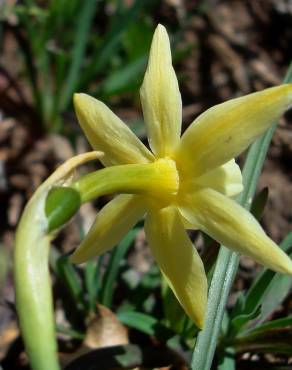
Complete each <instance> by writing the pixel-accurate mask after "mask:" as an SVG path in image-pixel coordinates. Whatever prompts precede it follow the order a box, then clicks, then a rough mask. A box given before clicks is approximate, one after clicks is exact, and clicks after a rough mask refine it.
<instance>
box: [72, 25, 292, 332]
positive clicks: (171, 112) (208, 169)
mask: <svg viewBox="0 0 292 370" xmlns="http://www.w3.org/2000/svg"><path fill="white" fill-rule="evenodd" d="M140 94H141V102H142V108H143V113H144V118H145V122H146V125H147V133H148V140H149V145H150V148H151V151H150V150H148V149H147V148H146V146H144V144H143V143H142V142H141V141H140V140H139V139H138V138H137V137H136V136H135V135H134V133H133V132H132V131H131V130H130V129H129V128H128V126H126V125H125V124H124V123H123V122H122V121H121V120H120V119H119V118H118V117H117V116H116V115H115V114H114V113H113V112H111V111H110V110H109V108H107V107H106V106H105V105H104V104H103V103H102V102H100V101H98V100H96V99H94V98H92V97H90V96H88V95H85V94H76V95H75V96H74V103H75V108H76V112H77V116H78V119H79V122H80V125H81V127H82V128H83V130H84V132H85V134H86V136H87V138H88V140H89V142H90V143H91V145H92V147H93V148H94V149H96V150H101V151H103V152H104V153H105V155H104V157H103V158H102V159H101V161H102V162H103V164H104V165H105V166H106V167H110V166H116V167H115V168H114V169H116V170H117V172H116V174H117V175H116V176H119V173H120V172H119V169H120V168H121V169H122V168H129V169H134V170H135V171H138V170H139V171H138V172H135V173H137V175H135V176H130V172H129V176H130V177H129V178H128V179H127V178H126V179H124V180H123V181H124V182H123V184H124V185H123V186H124V187H123V186H118V187H117V189H115V187H114V186H113V188H112V190H113V192H114V191H119V192H121V193H125V194H120V195H117V196H116V197H115V198H114V199H113V200H112V201H111V202H109V203H108V204H107V205H106V206H105V207H104V208H103V209H102V210H101V211H100V212H99V214H98V216H97V219H96V221H95V223H94V224H93V226H92V228H91V230H90V231H89V233H88V235H87V236H86V238H85V239H84V241H83V242H82V244H81V246H80V247H79V248H78V249H77V250H76V251H75V253H74V254H73V256H72V261H73V262H76V263H81V262H84V261H85V260H87V259H88V258H90V257H93V256H95V255H98V254H101V253H104V252H105V251H107V250H109V249H110V248H111V247H113V246H114V245H115V244H116V243H117V242H118V241H119V240H120V239H121V238H122V237H123V236H124V235H125V234H126V233H127V232H128V231H129V229H131V228H132V227H133V225H134V224H135V223H136V222H137V221H138V220H139V219H140V218H142V217H143V215H145V214H146V220H145V232H146V237H147V240H148V243H149V245H150V247H151V249H152V252H153V254H154V256H155V259H156V261H157V263H158V265H159V267H160V269H161V271H162V273H163V275H164V276H165V277H166V279H167V281H168V283H169V285H170V287H171V289H172V290H173V292H174V294H175V295H176V297H177V299H178V300H179V302H180V304H181V305H182V307H183V308H184V310H185V311H186V313H187V314H188V315H189V316H190V317H191V318H192V319H193V321H194V322H195V323H196V324H197V326H198V327H200V328H201V327H202V326H203V323H204V314H205V308H206V301H207V279H206V275H205V271H204V266H203V263H202V261H201V258H200V256H199V254H198V252H197V251H196V249H195V247H194V246H193V244H192V242H191V241H190V239H189V237H188V234H187V232H186V230H185V229H199V230H202V231H203V232H205V233H206V234H208V235H210V236H211V237H212V238H214V239H215V240H217V241H218V242H220V243H222V244H224V245H225V246H226V247H228V248H230V249H232V250H234V251H237V252H240V253H243V254H245V255H247V256H250V257H251V258H253V259H254V260H255V261H257V262H258V263H261V264H263V265H265V266H267V267H268V268H271V269H273V270H275V271H279V272H283V273H290V274H291V273H292V263H291V260H290V258H289V257H288V256H287V255H286V254H285V253H284V252H282V250H281V249H280V248H279V247H278V246H277V245H276V244H275V243H274V242H273V241H272V240H271V239H270V238H269V237H268V236H267V235H266V234H265V232H264V231H263V229H262V228H261V226H260V225H259V223H258V222H257V221H256V219H255V218H254V217H253V216H252V215H251V214H250V213H249V212H247V211H246V210H245V209H244V208H242V207H241V206H240V205H238V204H237V203H236V202H235V201H234V200H232V199H230V197H233V196H235V195H236V194H238V193H240V192H241V191H242V189H243V185H242V177H241V172H240V169H239V167H238V165H237V164H236V163H235V161H234V157H236V156H237V155H239V154H240V153H242V152H243V151H244V150H245V149H246V148H247V147H248V146H249V145H250V143H251V142H253V141H254V140H255V139H256V138H257V137H259V136H260V135H261V134H262V133H263V132H264V131H265V130H266V129H267V128H268V127H269V126H270V125H271V124H272V123H273V122H274V121H275V120H277V119H278V118H279V117H280V115H281V114H282V113H283V112H284V111H285V110H286V109H287V108H288V106H289V104H291V102H292V85H291V84H287V85H282V86H279V87H274V88H270V89H266V90H264V91H262V92H257V93H254V94H250V95H247V96H244V97H241V98H237V99H233V100H229V101H227V102H225V103H223V104H219V105H216V106H214V107H213V108H211V109H209V110H207V111H206V112H205V113H203V114H202V115H200V116H199V117H198V118H197V119H196V120H195V121H194V122H193V123H192V124H191V125H190V126H189V128H188V129H187V130H186V131H185V133H184V134H183V135H182V137H180V135H181V119H182V102H181V96H180V92H179V87H178V82H177V78H176V75H175V72H174V70H173V67H172V62H171V51H170V44H169V39H168V35H167V32H166V30H165V28H164V27H163V26H161V25H159V26H158V27H157V29H156V31H155V34H154V37H153V41H152V46H151V51H150V58H149V63H148V67H147V71H146V74H145V77H144V81H143V85H142V87H141V91H140ZM110 168H113V167H110ZM114 169H113V170H114ZM101 171H103V170H101ZM113 173H114V172H113ZM152 175H153V179H154V177H155V176H158V180H157V181H156V182H155V180H153V179H152V177H151V176H152ZM159 176H160V177H159ZM131 193H132V194H131Z"/></svg>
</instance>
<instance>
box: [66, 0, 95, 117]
mask: <svg viewBox="0 0 292 370" xmlns="http://www.w3.org/2000/svg"><path fill="white" fill-rule="evenodd" d="M96 4H97V1H96V0H85V1H84V2H83V7H82V10H81V12H80V16H79V19H78V24H77V29H76V35H75V43H74V47H73V50H72V55H71V58H72V63H71V65H70V68H69V72H68V75H67V78H66V81H65V85H64V91H63V94H62V102H61V109H62V110H63V109H65V108H66V107H67V105H68V103H69V102H70V100H71V98H72V94H73V92H74V90H75V89H76V87H77V83H78V80H79V77H80V68H81V65H82V61H83V56H84V53H85V49H86V45H87V39H88V35H89V30H90V26H91V23H92V20H93V17H94V14H95V8H96Z"/></svg>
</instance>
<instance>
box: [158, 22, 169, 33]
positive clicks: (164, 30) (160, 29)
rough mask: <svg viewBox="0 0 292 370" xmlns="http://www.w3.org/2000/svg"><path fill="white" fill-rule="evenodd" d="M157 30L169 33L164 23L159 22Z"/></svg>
mask: <svg viewBox="0 0 292 370" xmlns="http://www.w3.org/2000/svg"><path fill="white" fill-rule="evenodd" d="M156 32H163V33H167V30H166V28H165V27H164V26H163V24H161V23H158V25H157V26H156V28H155V33H156Z"/></svg>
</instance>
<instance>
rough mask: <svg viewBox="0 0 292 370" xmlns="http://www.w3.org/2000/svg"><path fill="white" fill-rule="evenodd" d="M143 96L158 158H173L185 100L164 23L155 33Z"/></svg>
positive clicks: (153, 146)
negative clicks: (183, 99)
mask: <svg viewBox="0 0 292 370" xmlns="http://www.w3.org/2000/svg"><path fill="white" fill-rule="evenodd" d="M140 96H141V103H142V108H143V114H144V118H145V122H146V125H147V131H148V140H149V144H150V147H151V149H152V150H153V152H154V153H155V155H156V156H157V157H165V156H170V157H171V156H172V153H173V151H174V149H175V148H176V147H177V145H178V143H179V138H180V132H181V119H182V102H181V96H180V92H179V87H178V82H177V78H176V75H175V72H174V69H173V67H172V64H171V50H170V44H169V38H168V35H167V31H166V29H165V28H164V27H163V26H162V25H158V26H157V28H156V30H155V33H154V36H153V40H152V45H151V50H150V56H149V62H148V67H147V70H146V73H145V77H144V81H143V84H142V86H141V90H140Z"/></svg>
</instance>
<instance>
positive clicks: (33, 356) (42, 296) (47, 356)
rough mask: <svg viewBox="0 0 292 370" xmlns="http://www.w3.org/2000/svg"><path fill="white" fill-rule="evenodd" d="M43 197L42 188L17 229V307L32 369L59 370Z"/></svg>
mask: <svg viewBox="0 0 292 370" xmlns="http://www.w3.org/2000/svg"><path fill="white" fill-rule="evenodd" d="M46 196H47V192H46V191H42V189H41V191H38V192H37V193H36V194H35V195H34V196H33V198H32V199H31V201H30V202H29V203H28V204H27V206H26V208H25V210H24V213H23V215H22V217H21V221H20V224H19V226H18V228H17V232H16V238H15V249H14V282H15V293H16V308H17V312H18V316H19V324H20V329H21V333H22V337H23V339H24V343H25V349H26V352H27V354H28V357H29V360H30V364H31V367H32V369H33V370H48V369H50V370H59V369H60V367H59V364H58V356H57V345H56V339H55V338H56V334H55V325H54V323H55V320H54V312H53V309H52V307H53V299H52V288H51V284H50V272H49V268H48V254H49V248H50V237H49V236H48V234H47V226H48V223H47V218H46V216H45V212H44V206H45V201H46Z"/></svg>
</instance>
